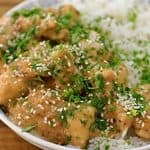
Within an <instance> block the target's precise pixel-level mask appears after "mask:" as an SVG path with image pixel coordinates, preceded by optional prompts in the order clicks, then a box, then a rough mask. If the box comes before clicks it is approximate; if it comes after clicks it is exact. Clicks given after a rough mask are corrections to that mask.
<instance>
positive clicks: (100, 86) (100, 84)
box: [93, 74, 105, 91]
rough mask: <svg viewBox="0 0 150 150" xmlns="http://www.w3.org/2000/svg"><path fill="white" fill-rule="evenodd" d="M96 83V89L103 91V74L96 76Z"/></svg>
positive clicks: (94, 79)
mask: <svg viewBox="0 0 150 150" xmlns="http://www.w3.org/2000/svg"><path fill="white" fill-rule="evenodd" d="M93 81H94V85H95V87H96V89H98V90H100V91H103V90H104V87H105V81H104V78H103V76H102V75H101V74H98V75H97V76H96V77H95V78H93Z"/></svg>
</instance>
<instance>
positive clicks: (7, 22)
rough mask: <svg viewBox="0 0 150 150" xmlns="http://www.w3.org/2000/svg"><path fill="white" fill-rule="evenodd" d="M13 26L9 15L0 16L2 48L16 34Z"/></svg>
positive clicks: (0, 42) (0, 41)
mask: <svg viewBox="0 0 150 150" xmlns="http://www.w3.org/2000/svg"><path fill="white" fill-rule="evenodd" d="M15 31H16V30H15V28H14V26H13V25H12V20H11V18H10V17H6V16H3V17H2V18H0V44H1V47H2V48H5V47H7V45H8V41H9V40H11V39H13V38H14V37H15V36H16V32H15Z"/></svg>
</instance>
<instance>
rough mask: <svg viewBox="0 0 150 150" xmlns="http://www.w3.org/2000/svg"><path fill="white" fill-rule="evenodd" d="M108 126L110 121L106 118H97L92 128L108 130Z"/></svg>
mask: <svg viewBox="0 0 150 150" xmlns="http://www.w3.org/2000/svg"><path fill="white" fill-rule="evenodd" d="M107 126H108V122H107V121H106V120H105V119H99V118H96V120H95V122H94V124H93V126H92V129H99V130H101V131H104V130H106V128H107Z"/></svg>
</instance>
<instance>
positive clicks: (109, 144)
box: [88, 137, 150, 150]
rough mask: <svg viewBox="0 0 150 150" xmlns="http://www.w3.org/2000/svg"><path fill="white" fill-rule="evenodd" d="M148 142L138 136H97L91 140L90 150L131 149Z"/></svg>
mask: <svg viewBox="0 0 150 150" xmlns="http://www.w3.org/2000/svg"><path fill="white" fill-rule="evenodd" d="M146 144H150V143H148V142H143V141H142V140H141V139H139V138H137V137H130V138H129V139H128V140H123V139H120V140H118V139H108V138H103V137H100V138H99V137H97V138H94V139H92V140H90V145H89V147H88V150H129V149H133V148H137V147H141V146H144V145H146ZM107 148H109V149H107Z"/></svg>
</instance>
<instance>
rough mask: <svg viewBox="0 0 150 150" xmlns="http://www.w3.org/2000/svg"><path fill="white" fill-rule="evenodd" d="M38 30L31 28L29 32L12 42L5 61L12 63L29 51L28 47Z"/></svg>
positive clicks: (4, 55) (4, 57)
mask: <svg viewBox="0 0 150 150" xmlns="http://www.w3.org/2000/svg"><path fill="white" fill-rule="evenodd" d="M35 33H36V28H35V27H33V28H30V29H29V30H28V31H26V32H24V33H21V34H20V35H19V36H18V37H17V38H16V39H14V40H13V41H11V42H10V43H9V45H8V49H7V50H6V51H5V52H4V54H3V59H4V60H5V61H6V62H7V63H10V62H12V61H13V60H14V59H16V58H18V57H19V55H20V54H22V53H23V52H25V51H27V45H28V43H29V42H30V40H31V39H32V38H33V37H34V35H35Z"/></svg>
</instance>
